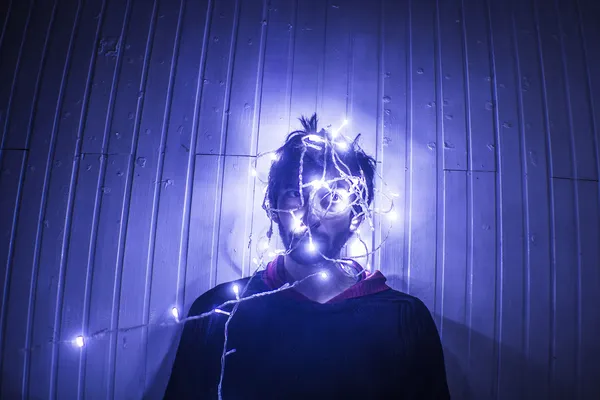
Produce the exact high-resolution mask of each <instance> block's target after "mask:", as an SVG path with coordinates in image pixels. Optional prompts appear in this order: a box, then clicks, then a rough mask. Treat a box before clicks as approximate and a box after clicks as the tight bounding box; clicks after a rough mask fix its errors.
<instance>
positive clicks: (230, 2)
mask: <svg viewBox="0 0 600 400" xmlns="http://www.w3.org/2000/svg"><path fill="white" fill-rule="evenodd" d="M599 19H600V5H598V4H597V2H595V1H594V0H578V1H569V0H551V1H542V0H527V1H517V0H512V1H501V0H487V1H486V0H444V1H442V0H424V1H410V0H405V1H397V0H377V1H363V0H340V1H333V0H330V1H321V0H270V1H267V0H263V1H262V2H260V1H252V0H180V1H175V2H173V1H166V0H154V1H146V0H89V1H85V2H82V1H79V2H76V1H72V0H56V1H51V0H39V1H30V2H26V1H16V0H12V1H10V2H9V1H6V2H3V3H2V5H1V6H0V130H1V133H0V134H1V136H0V265H2V270H1V271H0V272H1V274H0V287H1V288H2V304H1V308H0V311H1V312H0V328H1V329H0V349H1V352H0V355H1V356H0V369H1V370H2V378H1V380H0V397H2V398H7V399H11V398H58V399H63V398H119V399H121V398H141V397H143V396H147V397H148V398H160V397H161V395H162V392H163V390H164V388H165V385H166V382H167V379H168V376H169V373H170V367H171V363H172V361H173V357H174V352H175V349H176V346H177V342H178V338H179V336H178V335H179V333H180V326H178V325H175V324H173V323H172V321H173V317H172V315H171V309H172V308H173V307H177V308H178V310H179V312H180V314H182V315H183V314H185V313H187V310H188V309H189V307H190V306H191V304H192V303H193V301H194V300H195V298H196V297H197V296H199V295H200V294H202V293H203V292H205V291H206V290H208V289H210V288H211V287H213V286H215V285H216V284H219V283H221V282H225V281H229V280H232V279H235V278H238V277H240V276H247V275H248V274H250V273H251V272H252V271H253V270H254V267H255V265H254V263H253V259H254V257H255V255H256V244H257V242H258V240H259V239H260V237H261V236H263V235H264V234H265V233H266V231H267V229H268V228H269V222H268V220H267V218H266V216H265V214H264V211H263V210H262V209H261V203H262V195H263V190H264V185H263V184H262V183H261V181H260V180H261V179H262V180H264V179H265V178H266V173H267V170H268V166H269V161H268V160H267V159H265V158H262V159H260V160H259V161H258V162H257V161H256V155H257V154H259V153H262V152H265V151H269V150H272V149H274V148H275V147H277V146H279V145H280V144H281V143H282V141H283V139H284V138H285V135H286V134H287V133H288V132H289V131H290V130H292V129H295V128H296V127H297V126H298V124H297V122H296V120H295V119H296V118H297V117H298V116H300V115H301V114H304V115H310V114H311V113H312V112H318V113H319V114H320V116H321V121H322V124H323V125H333V126H335V125H337V124H339V123H340V122H341V121H342V120H343V119H344V118H349V119H350V120H351V125H350V127H349V129H350V132H353V133H355V134H356V133H359V132H360V133H362V137H361V138H362V142H361V143H362V145H363V147H364V148H365V149H366V150H367V151H368V152H369V153H372V154H373V155H374V156H376V158H377V169H378V173H379V174H380V175H381V176H382V177H383V179H384V180H385V181H386V183H387V184H388V185H389V189H391V190H392V191H394V192H396V193H397V194H398V196H397V197H396V198H395V200H394V201H395V204H396V206H397V207H398V220H397V221H396V223H395V224H394V225H393V226H392V228H391V229H390V230H389V231H388V225H389V224H388V221H386V220H383V219H380V218H376V219H375V228H376V229H375V232H374V233H373V235H372V238H371V239H370V240H369V246H370V247H371V248H374V247H376V246H378V245H379V243H380V242H381V241H382V240H383V239H384V238H386V237H387V241H386V242H385V243H384V245H383V247H382V248H381V249H380V250H379V251H377V252H376V253H375V254H374V256H373V257H372V258H371V259H370V260H369V262H371V263H372V264H373V266H374V267H375V268H377V269H380V270H381V271H382V272H383V273H384V274H385V275H386V276H387V277H388V281H389V282H390V283H391V285H392V286H393V287H394V288H396V289H399V290H403V291H406V292H409V293H411V294H414V295H416V296H418V297H420V298H421V299H422V300H423V301H424V302H425V304H426V305H427V306H428V307H429V309H430V310H431V311H432V313H433V315H434V318H435V320H436V323H437V325H438V328H439V330H440V333H441V336H442V341H443V344H444V350H445V356H446V363H447V371H448V376H449V383H450V388H451V391H452V394H453V397H454V398H459V399H520V398H522V399H526V398H557V399H562V398H578V399H595V398H598V397H600V380H599V379H598V376H600V367H599V366H598V359H600V345H599V344H598V339H597V338H598V337H600V311H599V309H598V307H597V304H598V302H599V301H600V300H599V299H600V246H599V244H600V186H599V184H598V177H599V175H600V160H599V154H600V138H599V134H598V131H599V127H598V124H600V48H599V45H598V43H600V25H598V23H597V21H598V20H599ZM252 168H255V169H256V170H257V172H258V177H256V178H255V177H252V176H251V174H250V171H251V169H252ZM380 201H381V199H378V200H377V202H380ZM378 204H379V203H377V204H376V206H377V205H378ZM275 242H276V243H277V244H279V240H278V239H275ZM79 335H82V336H83V337H84V340H85V345H84V346H83V347H82V348H78V347H77V346H75V345H74V344H73V339H74V338H76V337H77V336H79ZM367 373H368V371H367Z"/></svg>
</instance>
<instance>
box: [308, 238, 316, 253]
mask: <svg viewBox="0 0 600 400" xmlns="http://www.w3.org/2000/svg"><path fill="white" fill-rule="evenodd" d="M315 250H317V247H316V246H315V244H314V243H313V240H312V238H310V239H309V240H308V251H311V252H314V251H315Z"/></svg>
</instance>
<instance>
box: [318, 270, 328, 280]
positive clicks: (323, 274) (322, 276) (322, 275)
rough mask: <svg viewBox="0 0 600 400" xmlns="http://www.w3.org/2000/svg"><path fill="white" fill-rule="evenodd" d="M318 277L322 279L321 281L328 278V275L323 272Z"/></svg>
mask: <svg viewBox="0 0 600 400" xmlns="http://www.w3.org/2000/svg"><path fill="white" fill-rule="evenodd" d="M320 275H321V279H323V280H325V279H327V278H329V275H327V272H325V271H323V272H321V274H320Z"/></svg>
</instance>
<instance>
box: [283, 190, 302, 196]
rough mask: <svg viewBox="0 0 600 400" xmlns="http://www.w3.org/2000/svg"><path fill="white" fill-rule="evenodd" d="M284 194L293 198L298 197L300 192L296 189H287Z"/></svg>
mask: <svg viewBox="0 0 600 400" xmlns="http://www.w3.org/2000/svg"><path fill="white" fill-rule="evenodd" d="M286 196H288V197H293V198H296V197H300V192H299V191H297V190H288V191H287V193H286Z"/></svg>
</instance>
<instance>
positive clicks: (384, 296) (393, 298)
mask: <svg viewBox="0 0 600 400" xmlns="http://www.w3.org/2000/svg"><path fill="white" fill-rule="evenodd" d="M376 297H377V301H379V302H383V303H388V304H393V305H397V306H398V307H401V308H402V309H405V310H406V311H412V312H417V313H422V312H428V313H429V309H428V308H427V306H426V305H425V303H423V301H422V300H421V299H419V298H418V297H417V296H414V295H411V294H408V293H404V292H401V291H400V290H396V289H389V290H385V291H382V292H379V293H377V296H376Z"/></svg>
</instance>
